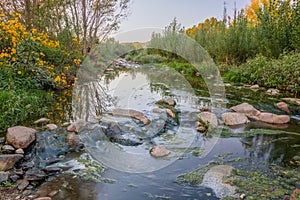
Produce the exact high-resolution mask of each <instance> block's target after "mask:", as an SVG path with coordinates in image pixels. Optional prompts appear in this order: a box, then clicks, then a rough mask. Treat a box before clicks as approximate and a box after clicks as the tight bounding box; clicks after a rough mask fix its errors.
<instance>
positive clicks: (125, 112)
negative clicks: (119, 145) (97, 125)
mask: <svg viewBox="0 0 300 200" xmlns="http://www.w3.org/2000/svg"><path fill="white" fill-rule="evenodd" d="M109 114H111V115H115V116H123V117H131V118H134V119H137V120H139V121H140V122H141V123H143V124H145V125H147V124H149V123H150V120H149V119H148V118H147V117H146V116H145V115H144V114H143V113H141V112H139V111H136V110H132V109H121V108H118V109H114V110H112V111H110V112H109Z"/></svg>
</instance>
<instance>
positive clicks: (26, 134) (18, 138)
mask: <svg viewBox="0 0 300 200" xmlns="http://www.w3.org/2000/svg"><path fill="white" fill-rule="evenodd" d="M36 132H37V131H36V130H34V129H32V128H28V127H25V126H14V127H11V128H8V129H7V133H6V143H7V144H11V145H12V146H14V147H15V148H16V149H19V148H22V149H25V148H27V147H28V146H29V145H30V144H31V143H32V142H34V141H35V133H36Z"/></svg>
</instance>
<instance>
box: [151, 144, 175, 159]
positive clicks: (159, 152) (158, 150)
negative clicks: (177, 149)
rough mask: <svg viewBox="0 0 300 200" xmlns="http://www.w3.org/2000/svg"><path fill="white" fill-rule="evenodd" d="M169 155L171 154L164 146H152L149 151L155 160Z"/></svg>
mask: <svg viewBox="0 0 300 200" xmlns="http://www.w3.org/2000/svg"><path fill="white" fill-rule="evenodd" d="M170 153H171V152H170V151H169V150H168V149H167V148H166V147H164V146H154V147H153V148H152V149H151V150H150V154H151V156H153V157H155V158H161V157H165V156H167V155H169V154H170Z"/></svg>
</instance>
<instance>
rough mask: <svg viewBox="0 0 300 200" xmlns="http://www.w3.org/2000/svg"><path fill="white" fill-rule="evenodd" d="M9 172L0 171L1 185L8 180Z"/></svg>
mask: <svg viewBox="0 0 300 200" xmlns="http://www.w3.org/2000/svg"><path fill="white" fill-rule="evenodd" d="M9 175H10V173H9V172H2V171H0V183H3V182H5V181H7V180H8V179H9Z"/></svg>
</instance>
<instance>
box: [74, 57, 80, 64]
mask: <svg viewBox="0 0 300 200" xmlns="http://www.w3.org/2000/svg"><path fill="white" fill-rule="evenodd" d="M73 61H74V63H75V64H76V65H79V64H80V63H81V60H80V59H79V58H78V59H74V60H73Z"/></svg>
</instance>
